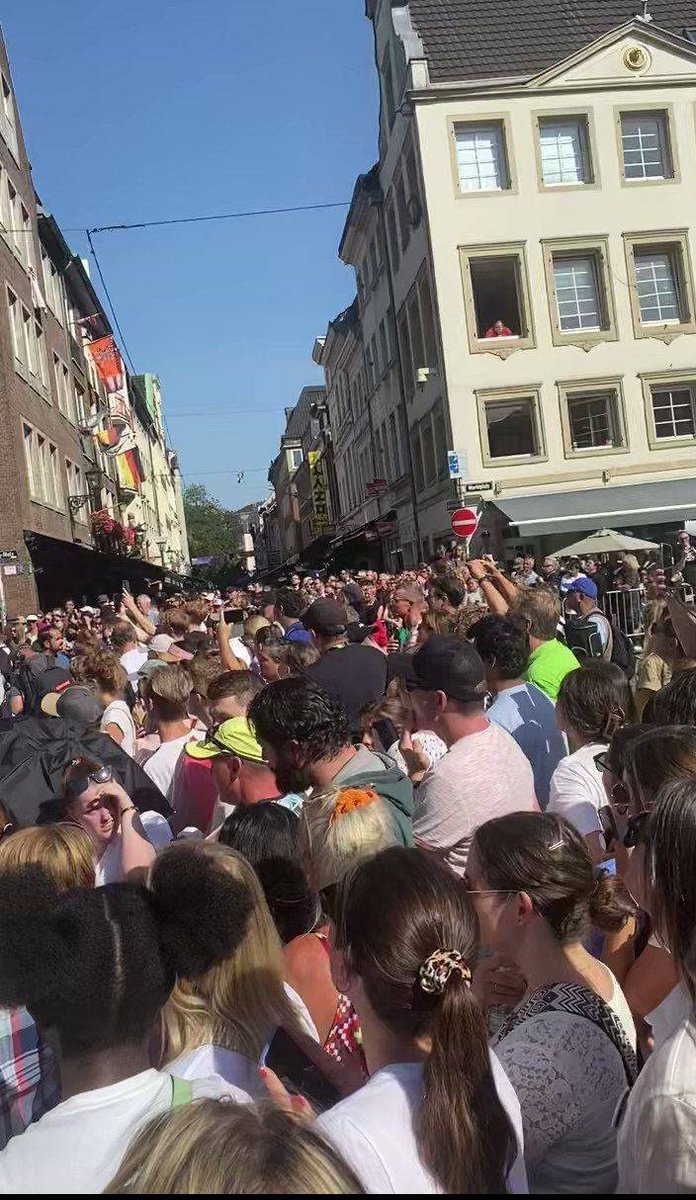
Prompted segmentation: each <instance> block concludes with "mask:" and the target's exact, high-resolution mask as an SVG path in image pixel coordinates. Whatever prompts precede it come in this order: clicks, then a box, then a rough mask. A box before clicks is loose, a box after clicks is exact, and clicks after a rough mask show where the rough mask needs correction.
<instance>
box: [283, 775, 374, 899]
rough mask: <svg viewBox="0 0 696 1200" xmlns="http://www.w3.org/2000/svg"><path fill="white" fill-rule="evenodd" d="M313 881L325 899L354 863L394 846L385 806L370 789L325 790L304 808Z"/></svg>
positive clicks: (341, 788)
mask: <svg viewBox="0 0 696 1200" xmlns="http://www.w3.org/2000/svg"><path fill="white" fill-rule="evenodd" d="M303 812H304V815H305V817H306V820H307V830H308V833H309V849H310V857H311V864H312V877H313V878H312V881H313V883H314V886H315V887H316V888H317V890H318V891H320V892H321V893H322V896H323V898H324V899H325V900H329V899H330V896H329V895H328V893H329V892H330V891H332V890H333V889H334V888H335V886H336V884H338V883H340V881H341V880H342V879H343V877H344V875H345V874H346V873H347V872H348V871H349V870H350V868H351V867H353V866H354V864H355V863H356V861H358V860H359V859H363V858H370V857H372V855H374V854H377V852H378V851H379V850H384V849H385V848H386V847H387V846H395V845H397V844H398V843H397V839H396V837H395V836H394V832H393V824H392V821H391V817H390V814H389V809H388V808H387V805H386V803H385V802H384V800H383V799H382V797H381V796H379V795H378V794H377V792H375V791H373V790H372V789H371V788H369V787H366V788H363V787H360V788H352V787H338V788H331V789H327V790H326V791H325V792H322V793H321V794H320V795H318V796H316V797H314V796H313V797H312V798H311V799H310V800H309V801H307V802H306V803H305V805H304V808H303Z"/></svg>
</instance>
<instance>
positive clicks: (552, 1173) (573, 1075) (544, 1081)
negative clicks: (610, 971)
mask: <svg viewBox="0 0 696 1200" xmlns="http://www.w3.org/2000/svg"><path fill="white" fill-rule="evenodd" d="M616 989H618V990H619V991H620V989H619V985H618V984H616ZM617 1000H618V997H617V996H616V994H615V995H614V997H612V1001H611V1002H610V1007H611V1009H612V1010H613V1011H614V1012H615V1013H616V1015H617V1016H618V1017H619V1020H620V1023H621V1025H622V1026H625V1021H624V1020H623V1019H622V1018H623V1013H622V1012H620V1009H621V1008H623V1005H620V1004H617ZM624 1003H625V1002H624ZM626 1011H627V1010H626ZM629 1019H630V1016H629ZM626 1032H628V1031H626ZM633 1038H634V1039H635V1031H634V1032H633ZM492 1045H493V1046H494V1047H495V1053H496V1055H497V1056H498V1058H499V1059H500V1062H501V1064H502V1066H503V1069H504V1071H505V1073H506V1075H507V1076H508V1078H509V1080H510V1082H511V1084H512V1086H513V1088H514V1089H515V1092H516V1093H517V1097H518V1099H519V1102H520V1106H521V1109H522V1125H523V1129H524V1157H525V1163H526V1166H527V1176H528V1179H529V1190H530V1192H539V1193H554V1192H555V1193H568V1194H578V1193H582V1192H609V1193H611V1192H614V1190H615V1188H616V1183H617V1165H616V1131H615V1129H614V1128H613V1123H612V1122H613V1117H614V1112H615V1110H616V1107H617V1105H618V1103H619V1101H620V1099H621V1097H622V1096H623V1094H624V1093H625V1091H626V1087H627V1080H626V1071H625V1069H624V1063H623V1060H622V1057H621V1054H620V1053H619V1051H618V1049H617V1047H616V1046H615V1045H614V1043H613V1042H612V1040H611V1038H610V1037H609V1036H608V1035H607V1034H606V1033H605V1032H604V1031H603V1030H602V1029H601V1028H599V1026H598V1025H596V1024H594V1023H593V1022H592V1021H590V1020H588V1019H587V1018H586V1017H583V1016H581V1015H579V1014H578V1015H575V1014H574V1013H572V1012H566V1011H564V1012H554V1011H551V1012H540V1013H535V1014H534V1015H531V1016H529V1017H528V1018H527V1019H526V1020H524V1021H522V1023H521V1024H519V1025H518V1026H517V1027H516V1028H514V1029H512V1030H511V1032H510V1033H508V1034H507V1035H506V1032H505V1026H504V1025H503V1027H502V1028H501V1030H500V1031H499V1033H498V1034H496V1035H494V1037H493V1038H492Z"/></svg>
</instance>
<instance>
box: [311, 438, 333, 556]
mask: <svg viewBox="0 0 696 1200" xmlns="http://www.w3.org/2000/svg"><path fill="white" fill-rule="evenodd" d="M307 462H308V464H309V488H310V493H311V496H312V517H311V519H310V529H311V531H312V535H313V536H314V537H321V536H322V535H323V534H325V533H330V532H331V530H332V529H333V525H332V522H331V517H330V515H329V506H328V504H327V500H326V484H325V483H324V471H323V469H322V465H321V455H320V454H319V451H318V450H310V451H309V453H308V455H307Z"/></svg>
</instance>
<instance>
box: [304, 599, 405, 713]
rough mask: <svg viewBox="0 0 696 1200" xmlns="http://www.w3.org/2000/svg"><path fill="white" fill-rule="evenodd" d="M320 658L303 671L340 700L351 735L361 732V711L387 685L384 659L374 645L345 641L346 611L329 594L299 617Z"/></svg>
mask: <svg viewBox="0 0 696 1200" xmlns="http://www.w3.org/2000/svg"><path fill="white" fill-rule="evenodd" d="M302 621H303V624H304V626H305V628H306V629H308V630H309V631H310V633H311V634H312V637H313V639H314V642H315V645H316V646H317V647H318V648H319V650H320V651H321V658H320V659H319V660H318V661H317V662H315V663H313V664H312V666H311V667H307V670H306V674H307V676H308V677H309V678H310V679H313V680H314V682H315V683H318V684H319V685H320V686H321V687H323V688H324V690H325V691H327V692H328V693H329V695H330V696H333V697H334V699H336V700H340V702H341V704H342V705H343V707H344V709H345V710H346V712H347V713H348V718H349V720H350V724H351V729H352V731H353V733H354V734H357V733H359V732H360V720H359V718H360V713H361V712H362V710H363V709H364V708H365V707H366V706H367V705H368V704H373V703H374V702H375V700H379V699H381V697H382V696H383V695H384V692H385V690H386V686H387V660H386V657H385V655H384V654H382V652H381V651H380V650H377V649H376V648H375V647H374V646H362V645H360V644H359V643H355V642H350V641H349V640H348V621H347V616H346V610H345V608H344V607H343V605H342V604H341V603H340V602H339V601H338V600H331V599H329V598H328V597H325V598H322V599H320V600H315V601H314V603H313V604H310V606H309V608H308V609H307V611H306V612H305V614H304V616H303V618H302Z"/></svg>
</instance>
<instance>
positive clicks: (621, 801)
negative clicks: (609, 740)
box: [594, 750, 631, 817]
mask: <svg viewBox="0 0 696 1200" xmlns="http://www.w3.org/2000/svg"><path fill="white" fill-rule="evenodd" d="M594 764H595V766H596V768H597V770H598V771H606V772H607V774H608V775H614V774H615V769H614V767H613V766H612V763H611V760H610V758H609V753H608V751H606V750H601V751H600V753H599V754H595V756H594ZM610 794H611V802H612V804H613V806H614V808H615V809H616V811H617V813H619V815H620V816H622V817H623V816H625V814H626V813H627V812H628V810H629V808H630V807H631V796H630V793H629V790H628V787H627V785H626V784H625V783H624V781H623V779H617V780H616V782H615V783H613V784H612V786H611V793H610Z"/></svg>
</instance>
